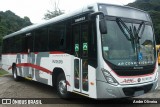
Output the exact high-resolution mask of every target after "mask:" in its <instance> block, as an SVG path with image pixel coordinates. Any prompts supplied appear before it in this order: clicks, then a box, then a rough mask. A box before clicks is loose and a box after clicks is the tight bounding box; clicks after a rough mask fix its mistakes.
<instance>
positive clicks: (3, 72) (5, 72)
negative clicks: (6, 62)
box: [0, 69, 8, 77]
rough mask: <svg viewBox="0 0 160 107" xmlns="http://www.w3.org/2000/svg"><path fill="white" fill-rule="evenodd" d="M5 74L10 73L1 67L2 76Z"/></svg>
mask: <svg viewBox="0 0 160 107" xmlns="http://www.w3.org/2000/svg"><path fill="white" fill-rule="evenodd" d="M5 74H8V72H7V71H5V70H3V69H0V77H1V76H3V75H5Z"/></svg>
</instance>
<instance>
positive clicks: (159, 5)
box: [128, 0, 160, 44]
mask: <svg viewBox="0 0 160 107" xmlns="http://www.w3.org/2000/svg"><path fill="white" fill-rule="evenodd" d="M128 6H131V7H135V8H139V9H142V10H145V11H147V12H148V13H149V14H150V16H151V18H152V21H153V26H154V31H155V35H156V42H157V44H160V0H136V1H135V2H133V3H129V4H128Z"/></svg>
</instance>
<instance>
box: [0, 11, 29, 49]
mask: <svg viewBox="0 0 160 107" xmlns="http://www.w3.org/2000/svg"><path fill="white" fill-rule="evenodd" d="M31 24H32V23H31V21H30V19H29V18H28V17H24V18H20V17H19V16H17V15H15V14H14V13H13V12H11V11H10V10H8V11H6V12H2V11H0V46H1V43H2V37H3V36H5V35H7V34H10V33H13V32H15V31H17V30H20V29H21V28H23V27H26V26H28V25H31Z"/></svg>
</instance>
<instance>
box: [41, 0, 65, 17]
mask: <svg viewBox="0 0 160 107" xmlns="http://www.w3.org/2000/svg"><path fill="white" fill-rule="evenodd" d="M58 4H59V2H58V3H57V2H55V3H54V5H53V7H54V10H53V11H50V10H48V11H47V13H46V14H45V15H44V19H45V20H48V19H51V18H53V17H56V16H59V15H61V14H64V11H62V10H61V9H59V7H58Z"/></svg>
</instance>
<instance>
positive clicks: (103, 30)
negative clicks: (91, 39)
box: [89, 11, 107, 34]
mask: <svg viewBox="0 0 160 107" xmlns="http://www.w3.org/2000/svg"><path fill="white" fill-rule="evenodd" d="M97 15H99V16H100V17H101V18H100V19H101V20H100V21H99V29H100V32H101V34H107V26H106V20H105V15H104V13H103V12H101V11H99V12H94V13H91V14H90V15H89V19H90V20H92V19H95V18H96V16H97Z"/></svg>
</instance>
